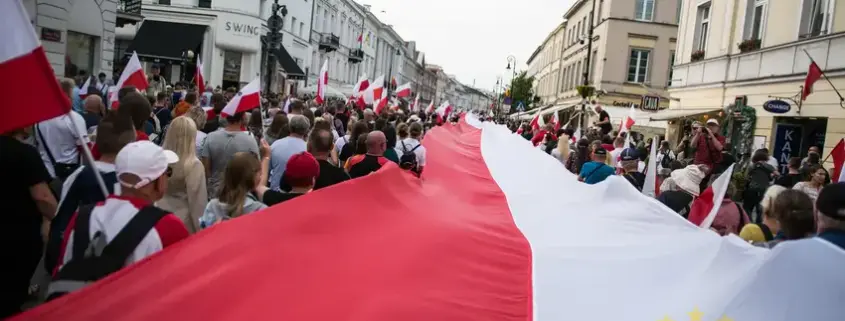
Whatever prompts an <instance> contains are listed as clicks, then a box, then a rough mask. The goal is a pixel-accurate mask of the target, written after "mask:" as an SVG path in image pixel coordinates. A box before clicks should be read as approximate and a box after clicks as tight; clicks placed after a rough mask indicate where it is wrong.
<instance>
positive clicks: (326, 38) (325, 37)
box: [320, 33, 340, 52]
mask: <svg viewBox="0 0 845 321" xmlns="http://www.w3.org/2000/svg"><path fill="white" fill-rule="evenodd" d="M339 47H340V38H339V37H338V36H335V35H334V34H332V33H323V34H320V50H322V51H325V52H332V51H336V50H337V48H339Z"/></svg>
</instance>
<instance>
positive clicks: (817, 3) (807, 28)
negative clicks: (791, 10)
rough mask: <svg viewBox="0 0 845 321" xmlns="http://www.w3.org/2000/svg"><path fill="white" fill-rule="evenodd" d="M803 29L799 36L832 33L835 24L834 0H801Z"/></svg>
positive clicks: (805, 36)
mask: <svg viewBox="0 0 845 321" xmlns="http://www.w3.org/2000/svg"><path fill="white" fill-rule="evenodd" d="M801 1H803V4H802V8H801V29H800V30H799V32H798V36H799V38H807V37H815V36H821V35H826V34H828V33H830V29H831V27H832V24H833V5H834V3H835V2H834V1H832V0H801Z"/></svg>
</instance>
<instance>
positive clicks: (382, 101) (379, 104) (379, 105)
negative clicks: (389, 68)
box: [373, 90, 390, 115]
mask: <svg viewBox="0 0 845 321" xmlns="http://www.w3.org/2000/svg"><path fill="white" fill-rule="evenodd" d="M379 92H381V98H379V99H378V100H377V101H376V103H375V104H374V105H373V111H374V112H375V113H376V115H378V114H381V111H382V110H384V107H387V103H389V102H390V100H389V99H388V98H387V90H380V91H379Z"/></svg>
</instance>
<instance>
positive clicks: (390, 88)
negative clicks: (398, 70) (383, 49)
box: [387, 42, 402, 96]
mask: <svg viewBox="0 0 845 321" xmlns="http://www.w3.org/2000/svg"><path fill="white" fill-rule="evenodd" d="M399 46H400V44H399V42H396V56H399V55H401V54H402V50H401V49H400V48H399ZM393 65H394V61H393V55H391V56H390V68H389V69H388V71H387V74H388V75H389V76H390V77H389V78H388V79H387V95H388V96H390V94H391V91H393V90H394V89H396V88H393V81H392V80H393V77H394V76H393Z"/></svg>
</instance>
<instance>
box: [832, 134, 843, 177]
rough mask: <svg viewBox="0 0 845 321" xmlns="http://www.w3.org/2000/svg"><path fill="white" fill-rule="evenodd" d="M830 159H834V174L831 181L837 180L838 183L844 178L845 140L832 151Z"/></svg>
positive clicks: (841, 140) (840, 141)
mask: <svg viewBox="0 0 845 321" xmlns="http://www.w3.org/2000/svg"><path fill="white" fill-rule="evenodd" d="M830 158H832V159H833V173H831V175H832V176H831V179H833V178H836V179H837V182H839V179H841V178H842V176H843V175H842V172H843V170H842V166H843V165H842V164H843V163H845V138H842V139H840V140H839V142H838V143H836V146H833V149H831V150H830Z"/></svg>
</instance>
